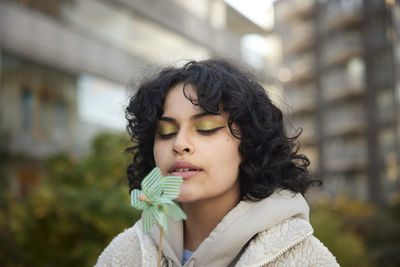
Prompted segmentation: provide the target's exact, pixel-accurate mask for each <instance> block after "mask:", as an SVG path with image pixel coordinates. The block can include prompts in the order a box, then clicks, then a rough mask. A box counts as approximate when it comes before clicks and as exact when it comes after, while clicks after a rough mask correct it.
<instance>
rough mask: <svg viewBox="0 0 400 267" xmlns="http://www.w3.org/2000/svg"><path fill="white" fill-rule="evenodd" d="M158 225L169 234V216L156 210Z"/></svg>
mask: <svg viewBox="0 0 400 267" xmlns="http://www.w3.org/2000/svg"><path fill="white" fill-rule="evenodd" d="M153 216H154V218H155V219H156V221H157V223H158V224H159V225H160V226H161V227H162V228H164V230H165V232H168V219H167V215H166V214H165V213H164V212H162V211H161V210H159V209H155V210H154V213H153Z"/></svg>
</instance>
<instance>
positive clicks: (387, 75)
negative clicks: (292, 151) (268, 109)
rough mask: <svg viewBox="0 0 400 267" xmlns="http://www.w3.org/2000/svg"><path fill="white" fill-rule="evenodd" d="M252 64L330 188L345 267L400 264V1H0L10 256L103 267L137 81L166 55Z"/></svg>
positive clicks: (132, 217) (3, 202)
mask: <svg viewBox="0 0 400 267" xmlns="http://www.w3.org/2000/svg"><path fill="white" fill-rule="evenodd" d="M213 56H217V57H227V58H230V59H234V60H236V61H239V62H242V63H243V64H248V65H249V66H250V67H251V68H252V70H253V72H254V73H255V74H256V75H257V76H258V77H260V78H262V79H263V81H265V84H266V89H267V91H268V93H269V94H270V96H271V97H272V98H273V100H274V102H275V103H276V104H277V105H278V106H279V107H280V108H281V109H282V110H283V111H284V114H285V116H286V118H287V121H288V132H289V133H291V134H296V133H298V131H299V130H298V127H302V129H303V132H302V134H301V136H300V139H299V143H300V145H301V152H302V153H304V154H306V155H307V156H308V157H309V158H310V160H311V167H310V170H311V173H312V176H313V177H314V178H317V179H321V180H322V181H323V186H322V187H316V188H312V190H311V191H310V192H309V193H308V194H307V196H306V197H307V198H308V199H309V202H310V204H311V222H312V224H313V226H314V228H315V234H316V236H317V237H318V238H320V239H321V241H323V243H324V244H325V245H327V246H328V247H329V248H330V250H331V251H332V252H333V253H334V254H335V255H336V257H337V259H338V261H339V263H340V264H341V265H342V266H400V253H399V251H400V169H399V168H400V167H399V166H400V75H399V74H400V3H399V1H398V0H364V1H362V0H277V1H271V0H247V1H243V0H229V1H228V0H225V1H223V0H196V1H189V0H153V1H146V0H130V1H128V0H58V1H54V0H0V264H1V265H2V266H71V265H73V264H77V265H78V266H92V265H93V264H94V263H95V262H96V259H97V257H98V255H99V254H100V253H101V251H102V250H103V249H104V247H105V246H106V245H107V244H108V243H109V242H110V241H111V239H112V238H113V237H114V236H115V235H116V234H118V233H120V232H121V231H123V230H124V229H125V228H128V227H130V226H131V225H133V224H134V222H135V221H136V220H137V219H138V218H139V216H140V214H139V213H138V212H137V211H135V210H134V209H133V208H132V207H131V206H130V205H129V194H128V186H127V179H126V177H125V168H126V165H127V163H128V162H129V161H130V160H131V158H132V155H129V154H125V153H124V149H125V148H126V147H127V146H128V145H131V144H130V143H129V137H128V135H127V134H126V131H125V119H124V108H125V107H126V105H127V102H128V100H129V97H130V96H131V95H132V94H133V93H134V92H132V91H131V90H130V89H129V86H128V85H129V84H131V83H132V82H135V81H140V80H141V78H142V77H143V76H144V75H146V73H147V74H148V73H153V72H154V70H155V69H157V68H158V67H160V66H164V65H166V64H175V65H181V64H184V63H185V62H186V61H185V60H188V59H196V60H201V59H206V58H209V57H213Z"/></svg>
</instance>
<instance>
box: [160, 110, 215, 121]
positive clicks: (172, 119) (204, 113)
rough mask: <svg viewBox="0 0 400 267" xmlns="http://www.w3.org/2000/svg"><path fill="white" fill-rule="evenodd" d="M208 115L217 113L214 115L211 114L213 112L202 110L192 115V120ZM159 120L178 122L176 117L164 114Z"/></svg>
mask: <svg viewBox="0 0 400 267" xmlns="http://www.w3.org/2000/svg"><path fill="white" fill-rule="evenodd" d="M206 116H217V115H214V114H211V113H207V112H202V113H199V114H195V115H193V116H191V117H190V120H192V121H193V120H197V119H200V118H203V117H206ZM159 120H160V121H169V122H176V120H175V119H174V118H171V117H165V116H162V117H161V118H160V119H159Z"/></svg>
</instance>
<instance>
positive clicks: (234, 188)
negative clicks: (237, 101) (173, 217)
mask: <svg viewBox="0 0 400 267" xmlns="http://www.w3.org/2000/svg"><path fill="white" fill-rule="evenodd" d="M185 90H186V93H187V94H188V95H189V96H190V97H191V98H194V97H196V92H195V91H194V89H193V87H192V86H191V85H187V86H186V89H185ZM239 144H240V140H238V139H237V138H235V137H233V136H232V134H231V133H230V131H229V127H228V115H227V114H225V113H222V114H221V115H210V114H207V113H204V111H203V110H201V109H200V108H199V107H197V106H194V105H193V104H192V103H191V102H190V101H189V100H188V99H187V98H186V97H185V96H184V95H183V84H178V85H176V86H174V87H172V88H171V89H170V90H169V92H168V94H167V97H166V99H165V103H164V113H163V114H162V116H161V118H160V120H159V122H158V126H157V132H156V136H155V139H154V151H153V152H154V158H155V162H156V165H157V167H159V168H160V169H161V172H162V173H163V175H168V174H169V175H177V176H182V177H183V184H182V186H181V191H180V194H179V197H178V199H177V200H178V201H179V202H182V203H195V202H198V203H200V202H201V201H207V200H212V201H214V200H216V201H217V202H216V203H219V204H223V203H236V202H237V201H238V200H239V196H240V188H239V179H238V173H239V164H240V162H241V158H240V154H239Z"/></svg>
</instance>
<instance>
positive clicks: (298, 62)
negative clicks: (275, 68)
mask: <svg viewBox="0 0 400 267" xmlns="http://www.w3.org/2000/svg"><path fill="white" fill-rule="evenodd" d="M283 67H284V68H287V69H289V70H290V71H291V79H290V81H289V82H290V83H291V84H301V83H305V82H307V81H310V80H311V79H312V78H313V77H314V75H315V56H314V54H313V53H312V52H308V53H303V54H301V55H299V56H296V57H292V58H289V59H287V60H286V61H285V62H284V63H283Z"/></svg>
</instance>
